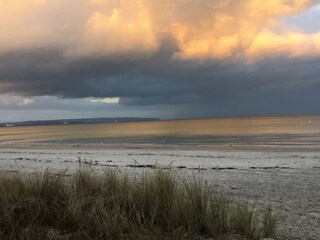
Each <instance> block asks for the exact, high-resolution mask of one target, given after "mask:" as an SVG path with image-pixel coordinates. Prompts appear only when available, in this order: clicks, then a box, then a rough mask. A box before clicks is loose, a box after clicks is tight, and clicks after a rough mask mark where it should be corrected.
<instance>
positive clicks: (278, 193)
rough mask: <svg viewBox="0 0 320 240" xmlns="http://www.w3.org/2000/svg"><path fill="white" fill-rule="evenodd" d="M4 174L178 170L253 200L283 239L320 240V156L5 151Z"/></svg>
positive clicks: (264, 151)
mask: <svg viewBox="0 0 320 240" xmlns="http://www.w3.org/2000/svg"><path fill="white" fill-rule="evenodd" d="M0 161H1V164H0V171H1V172H2V173H32V172H36V171H42V170H45V169H49V170H50V171H53V172H61V171H64V170H67V174H72V172H74V171H76V170H77V169H79V166H80V164H81V166H88V167H90V168H91V169H92V171H94V172H96V173H101V172H103V171H106V170H108V169H114V170H118V171H120V172H126V173H127V174H129V175H130V176H136V175H139V174H141V173H143V172H144V171H152V170H153V169H154V168H169V167H170V168H172V169H174V170H175V171H176V172H177V173H178V174H179V175H181V176H184V177H189V176H193V175H196V176H201V177H202V178H203V179H204V180H207V182H208V184H210V185H211V186H212V187H213V188H216V187H218V188H219V189H222V190H223V191H224V192H226V193H228V194H229V195H231V196H233V197H235V198H240V199H246V200H249V201H250V202H251V203H252V204H253V205H254V206H255V207H256V208H257V209H259V208H262V207H266V206H272V207H273V208H274V209H275V210H276V211H277V212H278V214H279V217H280V225H279V230H278V233H279V234H278V235H279V236H278V239H310V240H311V239H312V240H316V239H319V236H320V194H319V192H320V178H319V176H320V152H319V151H318V150H317V149H313V150H310V149H309V150H305V151H301V150H297V149H294V148H292V147H291V148H279V147H277V148H276V149H275V148H274V149H270V148H263V147H261V146H260V147H257V148H253V149H251V150H250V148H248V147H247V148H241V147H229V146H220V147H215V148H213V147H208V146H202V147H198V148H195V147H190V146H180V147H177V146H176V147H174V146H171V147H161V146H153V147H152V146H141V145H139V147H137V146H131V147H130V146H125V147H124V146H109V145H90V146H88V145H77V144H76V145H74V144H73V145H72V144H61V145H59V144H40V145H39V144H23V145H18V144H15V145H14V144H13V145H1V146H0Z"/></svg>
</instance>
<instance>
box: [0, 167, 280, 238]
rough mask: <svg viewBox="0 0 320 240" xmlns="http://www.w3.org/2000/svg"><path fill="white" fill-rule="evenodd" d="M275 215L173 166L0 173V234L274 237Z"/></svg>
mask: <svg viewBox="0 0 320 240" xmlns="http://www.w3.org/2000/svg"><path fill="white" fill-rule="evenodd" d="M276 228H277V216H276V215H275V214H274V213H273V211H272V209H271V208H268V209H266V210H265V211H264V213H263V214H257V211H256V210H255V209H253V208H252V207H250V205H249V204H248V203H246V202H239V201H234V200H232V199H230V198H229V197H227V196H226V195H225V194H223V193H222V192H218V191H213V190H212V189H211V188H210V187H208V185H207V184H206V183H205V182H203V181H202V180H201V179H197V178H191V180H187V179H184V178H182V177H180V176H178V174H176V173H175V172H173V171H172V170H155V171H153V172H152V173H145V174H143V176H139V177H128V176H127V175H125V174H120V173H118V172H116V171H108V172H106V173H105V174H100V175H97V174H93V173H90V171H88V170H80V171H78V172H77V173H75V174H73V175H72V176H71V177H70V176H69V177H68V176H66V175H65V174H64V173H61V174H53V173H50V172H49V171H46V172H44V173H38V174H32V175H28V176H25V175H24V176H22V175H19V174H17V175H10V176H0V239H19V240H20V239H21V240H27V239H30V240H31V239H32V240H40V239H49V240H58V239H68V240H69V239H70V240H73V239H74V240H75V239H80V240H82V239H206V238H212V239H220V238H222V237H224V236H228V235H234V236H239V237H242V238H243V239H259V238H262V237H271V238H275V237H276Z"/></svg>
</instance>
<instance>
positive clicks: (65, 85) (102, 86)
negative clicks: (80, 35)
mask: <svg viewBox="0 0 320 240" xmlns="http://www.w3.org/2000/svg"><path fill="white" fill-rule="evenodd" d="M175 51H177V46H176V45H175V44H174V42H173V41H171V40H167V41H164V42H163V43H162V46H161V48H160V50H159V51H158V52H157V53H156V54H154V55H153V56H151V57H148V58H145V57H143V56H139V57H134V58H127V57H122V56H119V57H117V58H115V59H110V58H91V59H90V58H86V59H82V60H74V61H70V60H66V59H65V58H64V57H63V54H62V51H61V50H59V49H51V50H44V49H38V50H30V51H15V52H9V53H6V54H1V55H0V84H1V85H0V86H1V87H0V89H1V91H2V93H14V94H18V95H22V96H27V97H32V96H43V95H51V96H60V97H63V98H86V97H98V98H106V97H120V104H123V105H127V106H141V105H181V106H180V108H181V111H182V112H185V111H186V109H188V107H187V105H190V104H191V105H196V106H197V107H196V108H197V109H194V111H195V112H197V111H198V112H201V114H202V115H206V114H207V115H219V114H223V115H228V114H229V113H234V114H237V115H241V114H250V113H251V114H256V113H259V112H263V111H264V112H267V113H269V114H273V113H274V114H275V113H281V112H283V113H286V112H288V113H319V112H320V109H319V107H318V102H320V95H319V94H318V91H319V89H320V79H319V77H318V76H320V63H319V60H316V59H314V60H310V59H309V60H307V59H301V58H300V59H289V58H287V57H281V56H278V57H272V58H269V59H266V60H260V61H258V62H256V63H247V62H246V61H245V60H242V61H241V60H239V59H237V60H232V59H224V60H206V61H200V60H198V61H195V60H193V61H192V60H184V61H181V60H175V59H173V58H172V55H173V54H174V52H175ZM49 105H50V104H49ZM49 105H48V106H49ZM189 110H190V111H193V109H189ZM262 110H263V111H262ZM177 111H180V110H177Z"/></svg>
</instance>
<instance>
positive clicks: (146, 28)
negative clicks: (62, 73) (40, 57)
mask: <svg viewBox="0 0 320 240" xmlns="http://www.w3.org/2000/svg"><path fill="white" fill-rule="evenodd" d="M317 3H319V1H312V0H244V1H238V0H216V1H212V0H193V1H191V0H171V1H169V0H163V1H158V0H131V1H125V0H77V1H76V0H69V1H62V0H55V1H53V0H46V1H45V0H31V1H24V0H10V1H9V0H2V1H1V2H0V20H1V21H0V52H6V51H12V50H19V49H32V48H44V47H48V48H53V47H60V48H63V49H64V56H65V57H66V58H79V57H94V56H101V55H102V56H110V55H124V56H125V55H129V56H130V55H132V54H144V55H147V56H149V55H151V54H153V53H154V52H156V51H157V50H158V49H159V46H160V42H161V40H162V39H163V38H164V37H167V36H171V37H172V38H173V39H174V40H175V41H176V43H177V45H178V48H179V51H177V52H176V53H175V55H174V57H175V58H177V59H207V58H220V59H221V58H227V57H242V58H243V57H244V58H247V59H249V60H254V59H259V58H261V57H265V56H273V55H278V54H282V55H286V56H288V57H301V56H302V57H308V56H319V55H320V33H319V34H309V35H308V34H305V33H301V32H296V31H295V30H294V29H290V28H289V27H288V26H285V25H284V24H283V23H282V22H281V17H284V16H288V15H294V14H298V13H300V12H303V11H305V10H307V9H308V8H310V7H311V6H313V5H315V4H317ZM275 29H276V30H275Z"/></svg>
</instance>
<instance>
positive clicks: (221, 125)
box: [0, 116, 320, 145]
mask: <svg viewBox="0 0 320 240" xmlns="http://www.w3.org/2000/svg"><path fill="white" fill-rule="evenodd" d="M19 142H48V143H59V142H61V143H155V144H173V143H174V144H185V143H194V144H237V143H238V144H240V143H241V144H272V145H279V144H280V145H281V144H289V145H320V116H297V117H292V116H290V117H250V118H224V119H223V118H221V119H195V120H170V121H153V122H132V123H104V124H83V125H61V126H35V127H4V128H0V143H19Z"/></svg>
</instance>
